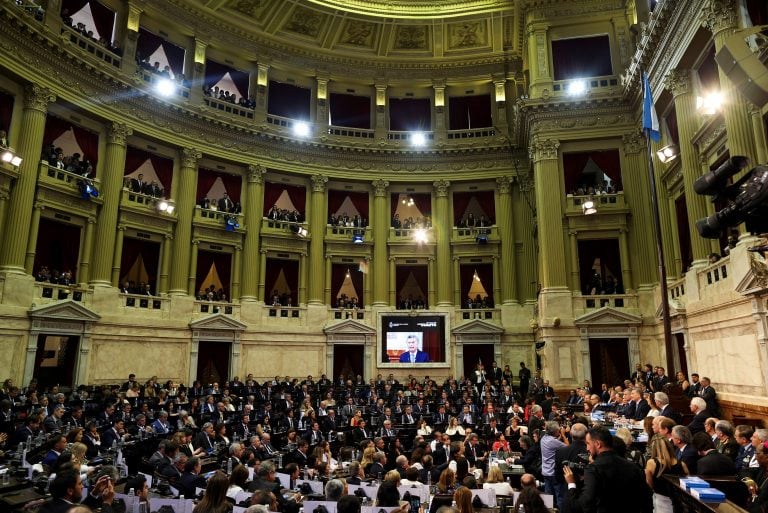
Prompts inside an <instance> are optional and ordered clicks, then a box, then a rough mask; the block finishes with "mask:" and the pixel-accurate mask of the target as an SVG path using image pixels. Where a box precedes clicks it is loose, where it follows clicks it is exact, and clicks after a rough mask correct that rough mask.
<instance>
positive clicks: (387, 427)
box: [379, 420, 397, 438]
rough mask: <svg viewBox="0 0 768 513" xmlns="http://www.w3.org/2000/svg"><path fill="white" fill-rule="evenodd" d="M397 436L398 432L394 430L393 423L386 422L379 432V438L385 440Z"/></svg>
mask: <svg viewBox="0 0 768 513" xmlns="http://www.w3.org/2000/svg"><path fill="white" fill-rule="evenodd" d="M396 435H397V432H396V431H395V430H394V429H393V428H392V421H391V420H385V421H384V424H383V425H382V426H381V429H380V430H379V436H381V437H383V438H391V437H393V436H396Z"/></svg>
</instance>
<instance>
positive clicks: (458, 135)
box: [446, 127, 496, 140]
mask: <svg viewBox="0 0 768 513" xmlns="http://www.w3.org/2000/svg"><path fill="white" fill-rule="evenodd" d="M495 135H496V129H495V128H493V127H488V128H470V129H467V130H448V132H447V133H446V138H447V139H448V140H462V139H478V138H481V137H493V136H495Z"/></svg>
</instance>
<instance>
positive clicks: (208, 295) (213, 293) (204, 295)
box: [197, 284, 229, 303]
mask: <svg viewBox="0 0 768 513" xmlns="http://www.w3.org/2000/svg"><path fill="white" fill-rule="evenodd" d="M197 299H198V300H199V301H219V302H222V303H228V302H229V299H228V298H227V293H226V292H224V289H223V288H219V290H216V285H213V284H211V285H210V286H209V287H208V288H207V289H204V290H202V291H201V293H200V295H199V296H197Z"/></svg>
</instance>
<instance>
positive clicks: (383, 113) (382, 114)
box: [373, 81, 389, 142]
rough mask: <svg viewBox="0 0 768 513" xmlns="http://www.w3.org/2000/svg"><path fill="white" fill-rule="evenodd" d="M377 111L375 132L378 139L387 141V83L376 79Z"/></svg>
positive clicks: (374, 125)
mask: <svg viewBox="0 0 768 513" xmlns="http://www.w3.org/2000/svg"><path fill="white" fill-rule="evenodd" d="M374 85H375V87H376V112H375V114H374V124H373V128H374V132H375V137H376V141H378V142H387V132H388V130H389V123H388V122H387V104H388V103H389V102H388V101H387V83H386V82H381V81H376V82H375V84H374Z"/></svg>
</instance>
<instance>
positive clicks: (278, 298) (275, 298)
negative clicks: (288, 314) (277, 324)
mask: <svg viewBox="0 0 768 513" xmlns="http://www.w3.org/2000/svg"><path fill="white" fill-rule="evenodd" d="M269 304H270V305H272V306H289V307H290V306H294V305H293V298H292V297H291V296H290V295H289V294H288V293H287V292H283V293H282V294H280V292H279V291H278V290H277V289H275V290H273V291H272V299H271V300H270V303H269Z"/></svg>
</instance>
